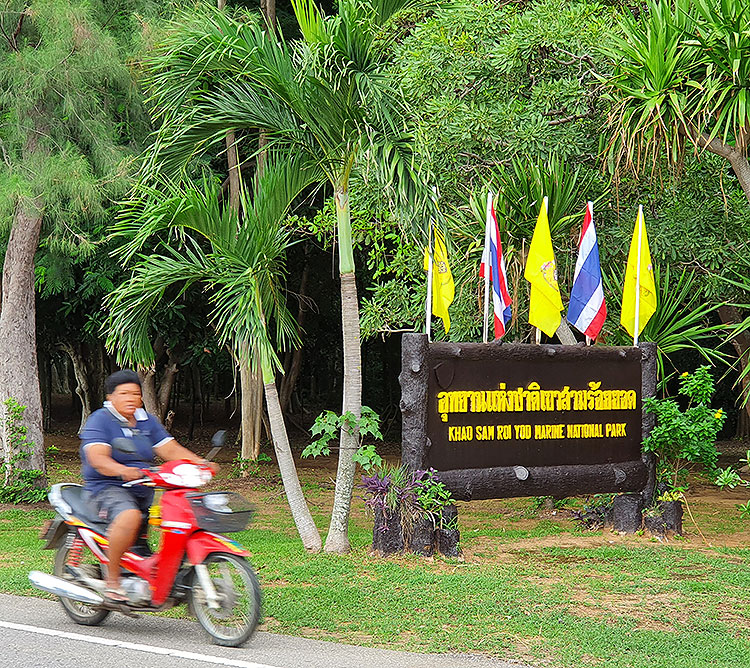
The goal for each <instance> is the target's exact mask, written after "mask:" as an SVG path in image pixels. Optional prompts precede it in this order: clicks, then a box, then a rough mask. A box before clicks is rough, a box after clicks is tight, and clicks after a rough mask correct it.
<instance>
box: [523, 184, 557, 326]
mask: <svg viewBox="0 0 750 668" xmlns="http://www.w3.org/2000/svg"><path fill="white" fill-rule="evenodd" d="M523 276H524V278H525V279H526V280H527V281H528V282H529V283H531V299H530V304H529V324H531V325H533V326H534V327H538V328H539V329H541V330H542V331H543V332H544V333H545V334H546V335H547V336H554V335H555V332H556V331H557V328H558V327H559V326H560V320H561V316H560V312H561V311H562V308H563V303H562V299H561V297H560V288H558V287H557V265H556V264H555V253H554V252H553V250H552V237H551V235H550V231H549V220H548V218H547V198H546V197H545V198H544V200H542V208H541V209H540V211H539V217H538V218H537V220H536V227H535V228H534V236H533V237H532V239H531V246H530V247H529V255H528V257H527V258H526V268H525V269H524V271H523Z"/></svg>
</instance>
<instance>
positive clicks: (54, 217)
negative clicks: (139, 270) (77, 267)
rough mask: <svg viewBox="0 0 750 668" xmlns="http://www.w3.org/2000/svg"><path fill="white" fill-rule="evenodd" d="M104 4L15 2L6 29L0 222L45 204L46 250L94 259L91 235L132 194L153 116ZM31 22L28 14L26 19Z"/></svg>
mask: <svg viewBox="0 0 750 668" xmlns="http://www.w3.org/2000/svg"><path fill="white" fill-rule="evenodd" d="M99 10H100V4H99V2H93V3H91V2H84V1H81V0H66V1H65V2H57V1H55V0H34V1H33V2H29V3H27V2H19V1H17V0H14V1H13V2H11V3H10V5H9V6H7V7H6V11H3V13H2V17H1V18H0V22H1V23H2V28H3V32H4V34H6V35H13V34H15V32H16V29H17V28H19V29H20V30H19V32H18V35H17V36H16V37H15V38H13V39H9V40H5V39H4V40H2V44H0V90H2V91H3V92H2V95H0V113H1V114H2V117H3V123H2V125H0V141H2V145H3V160H2V161H0V186H2V187H0V191H1V192H2V195H0V220H3V221H6V220H8V219H9V218H10V215H11V214H12V212H13V209H14V208H15V203H16V202H17V200H18V198H19V197H29V196H33V197H37V196H42V201H41V204H42V207H43V208H44V217H45V222H46V223H47V224H48V226H49V229H50V230H54V234H53V236H52V237H50V238H49V239H48V243H57V244H61V245H62V246H68V247H71V248H80V249H82V250H83V251H84V252H85V251H88V252H90V251H91V246H90V244H89V242H88V241H87V239H86V236H87V235H86V233H85V227H86V225H87V224H88V223H89V222H91V221H101V220H102V219H103V215H104V205H105V203H106V200H107V198H109V197H114V196H117V195H118V194H122V193H123V192H124V188H125V187H126V185H127V167H126V165H125V163H124V160H125V159H126V158H127V157H128V156H129V155H132V150H131V147H132V144H133V143H134V142H135V141H136V140H138V139H140V138H141V137H142V136H143V134H144V133H145V130H146V125H145V120H146V119H145V115H144V114H143V112H142V110H141V108H140V100H139V96H138V94H137V91H136V89H135V86H134V85H133V82H132V79H131V76H130V73H129V72H128V69H127V67H126V66H125V63H124V58H123V57H122V55H121V54H120V52H119V49H118V46H117V43H116V40H115V39H114V38H113V36H112V34H111V30H110V28H109V27H108V26H107V25H106V19H107V16H106V15H105V14H110V13H111V12H106V13H105V12H104V11H99ZM22 13H23V14H22Z"/></svg>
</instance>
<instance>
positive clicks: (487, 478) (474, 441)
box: [402, 337, 653, 499]
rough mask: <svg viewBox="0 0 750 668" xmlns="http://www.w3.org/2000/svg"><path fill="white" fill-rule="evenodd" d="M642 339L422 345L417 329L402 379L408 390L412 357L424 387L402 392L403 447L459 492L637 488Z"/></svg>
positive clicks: (643, 476)
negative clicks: (611, 343) (629, 343)
mask: <svg viewBox="0 0 750 668" xmlns="http://www.w3.org/2000/svg"><path fill="white" fill-rule="evenodd" d="M423 344H424V345H423ZM650 345H651V344H646V347H640V348H639V347H621V348H619V347H618V348H609V347H605V346H597V347H583V346H534V345H522V344H503V345H489V346H488V345H483V344H452V343H437V344H436V343H433V344H426V341H424V340H423V341H419V340H418V339H417V337H414V339H413V341H412V342H411V343H408V342H407V344H406V349H405V351H404V352H405V353H406V357H407V359H404V373H402V384H403V383H404V381H405V380H406V381H407V384H406V386H405V388H404V389H407V390H408V377H409V376H411V375H412V374H414V373H415V372H414V369H417V368H418V369H419V372H418V373H416V374H415V375H416V376H422V383H423V387H425V389H426V391H424V392H423V393H419V391H417V392H416V394H415V395H414V396H411V395H410V394H409V393H408V392H406V394H405V397H404V398H405V407H406V412H405V414H404V418H405V422H404V427H405V440H404V445H405V446H406V447H405V450H404V455H405V458H406V459H407V461H408V462H409V463H410V465H411V466H413V467H415V468H429V467H432V468H434V469H436V470H437V471H439V472H441V474H440V475H441V480H444V481H446V484H447V485H448V486H449V487H450V488H451V489H452V491H453V492H454V494H455V495H456V497H457V498H464V499H468V498H493V497H502V496H524V495H527V494H529V495H533V494H538V493H549V494H554V493H556V491H559V492H560V493H562V492H565V493H573V492H579V493H595V492H604V491H640V490H641V489H643V487H644V485H645V484H646V481H647V471H646V464H645V463H644V461H643V458H642V456H641V441H642V437H643V428H644V425H643V413H642V398H643V395H644V390H645V393H646V396H648V395H650V394H652V392H653V390H652V389H651V387H649V386H650V385H651V384H652V383H651V382H650V380H649V378H650V376H651V373H650V371H649V369H650V368H651V366H652V362H653V360H652V356H653V351H652V350H651V348H650ZM410 346H412V347H413V348H414V350H413V351H409V350H408V349H409V347H410ZM408 360H411V362H409V361H408ZM644 360H645V364H644ZM409 365H411V366H409ZM643 371H646V372H647V373H646V374H645V382H644V373H643ZM415 380H416V378H415ZM420 406H421V407H422V409H423V412H422V416H421V420H423V422H422V425H423V427H422V431H423V432H424V433H423V434H420V433H419V429H418V424H419V421H420V418H419V417H418V413H419V412H420V411H419V407H420ZM410 407H414V408H415V409H416V410H410ZM412 426H414V429H412Z"/></svg>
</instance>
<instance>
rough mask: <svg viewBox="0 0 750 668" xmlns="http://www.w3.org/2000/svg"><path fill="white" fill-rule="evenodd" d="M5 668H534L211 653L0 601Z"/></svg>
mask: <svg viewBox="0 0 750 668" xmlns="http://www.w3.org/2000/svg"><path fill="white" fill-rule="evenodd" d="M0 638H2V651H0V668H120V667H125V668H207V667H209V666H211V665H214V666H216V665H218V666H235V667H236V668H370V667H372V668H531V667H529V666H522V665H521V664H519V663H509V662H506V661H501V660H497V659H492V658H488V657H486V656H478V655H477V656H472V655H466V654H413V653H409V652H393V651H390V650H383V649H370V648H366V647H355V646H352V645H341V644H338V643H332V642H326V641H320V640H307V639H302V638H292V637H289V636H281V635H275V634H272V633H257V634H256V635H255V636H254V637H253V639H252V640H251V641H250V642H249V643H248V644H247V645H245V647H242V648H239V649H232V648H226V647H218V646H217V645H212V644H211V643H210V642H209V641H208V640H207V636H205V634H204V632H203V630H202V629H201V628H200V626H199V625H198V624H197V622H194V621H191V620H186V619H170V618H165V617H156V616H154V615H142V616H140V617H138V618H137V619H131V618H128V617H125V616H124V615H121V614H116V613H113V614H111V615H110V616H109V618H108V619H107V620H106V621H105V622H104V624H102V626H98V627H87V626H79V625H77V624H75V623H74V622H73V621H72V620H70V619H69V618H68V617H67V616H66V615H65V613H64V612H63V609H62V607H61V606H60V605H59V603H57V602H55V601H50V600H45V599H37V598H31V597H28V598H27V597H21V596H8V595H5V594H0Z"/></svg>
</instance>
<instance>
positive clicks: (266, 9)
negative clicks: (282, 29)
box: [260, 0, 277, 35]
mask: <svg viewBox="0 0 750 668" xmlns="http://www.w3.org/2000/svg"><path fill="white" fill-rule="evenodd" d="M260 11H261V12H263V16H265V17H266V25H267V26H268V28H269V30H270V31H271V32H272V33H273V34H274V35H276V34H277V33H276V0H260Z"/></svg>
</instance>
